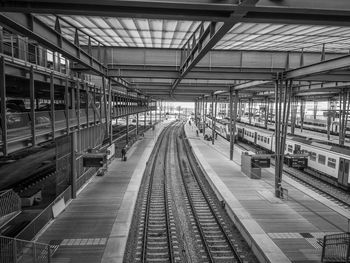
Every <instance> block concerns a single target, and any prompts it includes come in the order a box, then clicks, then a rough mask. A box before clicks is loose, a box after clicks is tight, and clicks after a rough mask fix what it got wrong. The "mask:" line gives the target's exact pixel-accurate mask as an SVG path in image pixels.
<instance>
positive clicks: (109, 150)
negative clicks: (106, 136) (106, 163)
mask: <svg viewBox="0 0 350 263" xmlns="http://www.w3.org/2000/svg"><path fill="white" fill-rule="evenodd" d="M106 153H107V160H109V159H111V158H112V157H113V156H114V154H115V144H114V143H112V144H111V146H109V147H108V148H107V151H106Z"/></svg>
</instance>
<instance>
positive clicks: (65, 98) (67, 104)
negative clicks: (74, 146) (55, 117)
mask: <svg viewBox="0 0 350 263" xmlns="http://www.w3.org/2000/svg"><path fill="white" fill-rule="evenodd" d="M64 84H65V85H64V101H65V103H66V105H65V113H66V128H67V135H68V134H69V130H70V129H69V120H70V116H69V104H70V103H69V91H68V77H66V79H65V83H64Z"/></svg>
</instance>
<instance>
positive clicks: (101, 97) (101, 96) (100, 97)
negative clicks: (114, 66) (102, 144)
mask: <svg viewBox="0 0 350 263" xmlns="http://www.w3.org/2000/svg"><path fill="white" fill-rule="evenodd" d="M102 94H103V92H102V87H100V96H99V99H100V101H99V103H100V118H99V121H100V125H101V126H102V100H103V95H102Z"/></svg>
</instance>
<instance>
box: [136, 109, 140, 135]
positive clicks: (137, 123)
mask: <svg viewBox="0 0 350 263" xmlns="http://www.w3.org/2000/svg"><path fill="white" fill-rule="evenodd" d="M138 134H139V113H136V135H138Z"/></svg>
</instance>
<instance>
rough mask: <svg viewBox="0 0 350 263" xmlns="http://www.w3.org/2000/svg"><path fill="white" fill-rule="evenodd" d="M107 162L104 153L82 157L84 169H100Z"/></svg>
mask: <svg viewBox="0 0 350 263" xmlns="http://www.w3.org/2000/svg"><path fill="white" fill-rule="evenodd" d="M106 160H107V155H106V154H104V153H93V154H86V155H84V156H83V166H84V167H102V166H103V165H104V164H105V163H106Z"/></svg>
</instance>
